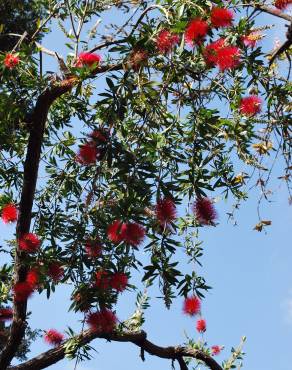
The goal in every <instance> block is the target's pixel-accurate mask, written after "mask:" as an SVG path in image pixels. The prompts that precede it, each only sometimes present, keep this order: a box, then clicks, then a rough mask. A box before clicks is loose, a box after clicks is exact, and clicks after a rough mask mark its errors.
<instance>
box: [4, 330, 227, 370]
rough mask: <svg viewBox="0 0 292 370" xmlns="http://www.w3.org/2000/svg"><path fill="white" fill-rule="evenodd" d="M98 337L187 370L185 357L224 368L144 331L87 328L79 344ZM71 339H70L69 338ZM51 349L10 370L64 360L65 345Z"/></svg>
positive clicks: (199, 353) (34, 369) (32, 368)
mask: <svg viewBox="0 0 292 370" xmlns="http://www.w3.org/2000/svg"><path fill="white" fill-rule="evenodd" d="M96 338H103V339H106V340H108V341H115V342H129V343H133V344H135V345H136V346H138V347H140V348H141V349H142V350H143V351H145V352H148V353H149V354H150V355H153V356H157V357H160V358H165V359H170V360H177V361H178V362H179V364H180V367H181V370H187V366H186V363H185V361H184V359H183V357H192V358H195V359H197V360H200V361H202V362H204V364H205V365H206V366H208V367H209V368H210V369H211V370H223V369H222V367H221V366H220V365H219V364H218V363H217V362H216V361H215V360H214V359H213V358H212V357H210V356H209V355H207V354H206V353H204V352H202V351H200V350H197V349H192V348H188V347H181V346H170V347H161V346H157V345H156V344H154V343H152V342H150V341H149V340H147V334H146V333H145V332H144V331H141V332H126V333H113V334H101V333H97V332H93V331H91V330H87V331H85V332H83V333H82V334H80V335H78V336H77V337H76V339H78V342H79V345H80V346H82V345H85V344H87V343H89V342H91V341H92V340H94V339H96ZM69 340H70V339H69ZM67 342H68V341H66V342H65V343H63V345H61V346H59V347H57V348H54V349H51V350H49V351H47V352H44V353H42V354H41V355H39V356H37V357H34V358H32V359H31V360H29V361H27V362H24V363H23V364H20V365H17V366H12V367H9V368H8V370H41V369H45V368H47V367H49V366H51V365H53V364H55V363H56V362H58V361H60V360H62V359H63V358H64V357H65V348H64V347H65V345H66V343H67Z"/></svg>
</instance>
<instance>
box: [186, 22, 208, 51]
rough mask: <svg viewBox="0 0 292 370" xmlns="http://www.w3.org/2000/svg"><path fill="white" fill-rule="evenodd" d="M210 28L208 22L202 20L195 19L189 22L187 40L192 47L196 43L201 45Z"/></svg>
mask: <svg viewBox="0 0 292 370" xmlns="http://www.w3.org/2000/svg"><path fill="white" fill-rule="evenodd" d="M208 30H209V26H208V24H207V22H206V21H204V20H203V19H201V18H195V19H193V20H192V21H190V22H189V24H188V26H187V28H186V31H185V39H186V42H187V43H188V44H190V45H193V44H194V43H196V44H200V43H201V42H202V41H203V40H204V39H205V37H206V35H207V33H208Z"/></svg>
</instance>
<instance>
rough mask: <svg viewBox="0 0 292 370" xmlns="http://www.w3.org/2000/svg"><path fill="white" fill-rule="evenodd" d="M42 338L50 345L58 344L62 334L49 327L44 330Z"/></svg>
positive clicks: (60, 341) (62, 336)
mask: <svg viewBox="0 0 292 370" xmlns="http://www.w3.org/2000/svg"><path fill="white" fill-rule="evenodd" d="M44 340H45V342H46V343H48V344H50V345H52V346H59V345H60V344H61V343H62V341H63V340H64V335H63V334H62V333H60V332H58V331H57V330H55V329H50V330H48V331H46V334H45V335H44Z"/></svg>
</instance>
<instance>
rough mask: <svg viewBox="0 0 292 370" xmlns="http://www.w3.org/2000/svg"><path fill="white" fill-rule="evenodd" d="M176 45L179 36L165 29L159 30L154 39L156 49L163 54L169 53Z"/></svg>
mask: <svg viewBox="0 0 292 370" xmlns="http://www.w3.org/2000/svg"><path fill="white" fill-rule="evenodd" d="M178 43H179V36H178V35H176V34H175V33H172V32H170V31H168V30H166V29H163V30H161V31H160V32H159V34H158V35H157V37H156V47H157V49H158V50H159V51H160V52H161V53H163V54H166V53H168V52H170V51H171V50H172V48H173V47H174V46H175V45H177V44H178Z"/></svg>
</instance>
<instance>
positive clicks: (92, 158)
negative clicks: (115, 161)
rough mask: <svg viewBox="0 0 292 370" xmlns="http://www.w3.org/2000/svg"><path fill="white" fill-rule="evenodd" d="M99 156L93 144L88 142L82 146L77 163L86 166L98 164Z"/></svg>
mask: <svg viewBox="0 0 292 370" xmlns="http://www.w3.org/2000/svg"><path fill="white" fill-rule="evenodd" d="M98 154H99V151H98V149H97V148H96V146H95V144H94V143H93V142H91V141H90V142H87V143H85V144H83V145H81V146H80V148H79V151H78V154H77V157H76V160H77V162H79V163H81V164H85V165H90V164H94V163H96V160H97V155H98Z"/></svg>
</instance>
